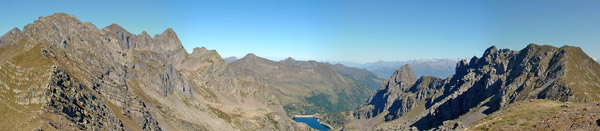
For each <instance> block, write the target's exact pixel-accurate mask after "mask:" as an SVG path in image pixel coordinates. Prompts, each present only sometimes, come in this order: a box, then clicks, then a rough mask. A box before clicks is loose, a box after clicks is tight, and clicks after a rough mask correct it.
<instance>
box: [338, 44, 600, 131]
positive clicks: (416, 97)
mask: <svg viewBox="0 0 600 131" xmlns="http://www.w3.org/2000/svg"><path fill="white" fill-rule="evenodd" d="M402 74H406V73H400V74H395V75H394V76H393V77H396V76H398V75H402ZM599 75H600V65H599V64H598V63H596V62H593V60H592V59H591V58H590V57H589V56H587V55H586V54H585V53H583V51H582V50H581V49H580V48H578V47H571V46H563V47H561V48H556V47H552V46H546V45H544V46H539V45H535V44H530V45H528V46H527V47H526V48H524V49H522V50H520V51H512V50H508V49H502V50H498V49H496V48H495V47H490V48H488V49H487V50H486V51H485V53H484V54H483V56H482V57H481V58H477V57H474V58H472V59H471V60H470V61H469V62H467V61H466V60H463V61H460V62H459V63H458V65H457V66H456V73H455V74H454V75H453V76H451V77H449V78H446V79H440V78H435V77H422V78H420V79H419V80H417V82H415V83H414V84H412V83H411V80H410V79H409V80H401V81H400V82H399V84H401V83H404V82H406V83H409V84H407V86H400V87H398V86H396V87H395V88H399V89H396V90H400V91H390V90H386V89H383V88H382V89H380V90H379V91H378V92H377V93H376V94H382V93H384V94H385V93H388V94H389V93H396V94H400V96H408V97H400V98H397V99H392V100H389V99H386V98H387V96H385V95H384V96H378V95H375V96H373V97H372V98H371V99H370V101H369V102H368V103H367V104H365V105H363V106H361V108H359V110H357V112H355V116H356V117H357V118H358V119H363V120H362V121H367V122H366V123H369V124H370V125H369V124H367V126H377V128H381V129H390V128H392V129H408V127H409V126H413V127H415V128H418V129H432V128H447V127H457V128H458V127H462V126H463V125H465V126H468V125H471V124H472V123H474V122H476V121H477V120H480V119H482V118H484V117H485V116H487V115H489V114H491V113H493V112H496V111H498V110H500V109H501V108H504V107H506V106H508V105H510V104H511V103H515V102H519V101H523V100H527V99H549V100H556V101H569V102H590V101H598V100H599V97H598V96H600V92H598V90H599V89H600V82H599V81H598V78H600V76H599ZM419 81H421V82H419ZM387 85H388V86H394V85H397V84H394V83H392V84H389V83H388V84H387ZM405 89H407V90H405ZM391 101H393V102H391ZM383 102H386V103H387V104H382V103H383ZM381 108H383V109H384V110H383V111H382V110H376V109H381ZM385 121H387V122H385ZM394 123H395V124H394ZM362 125H365V124H362ZM352 126H356V123H355V124H349V125H348V126H347V128H353V127H352ZM367 128H368V127H367Z"/></svg>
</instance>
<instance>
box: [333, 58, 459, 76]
mask: <svg viewBox="0 0 600 131" xmlns="http://www.w3.org/2000/svg"><path fill="white" fill-rule="evenodd" d="M457 62H458V60H452V59H420V60H409V61H377V62H371V63H364V64H361V63H356V62H341V61H331V62H330V63H341V64H344V65H346V66H350V67H356V68H365V69H367V70H369V71H370V72H373V73H375V74H377V75H379V76H381V77H390V76H391V75H392V74H393V73H394V71H395V70H396V69H398V68H400V67H401V66H403V65H406V64H409V65H410V66H411V67H413V70H414V73H415V75H417V77H421V76H435V77H440V78H446V77H449V76H451V75H452V74H454V67H455V66H456V63H457Z"/></svg>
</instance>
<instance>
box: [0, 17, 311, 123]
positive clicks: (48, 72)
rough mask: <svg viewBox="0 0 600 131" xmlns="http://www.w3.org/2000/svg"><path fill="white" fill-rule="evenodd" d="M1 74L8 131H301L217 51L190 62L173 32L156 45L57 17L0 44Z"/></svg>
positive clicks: (197, 52)
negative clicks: (230, 69) (19, 130)
mask: <svg viewBox="0 0 600 131" xmlns="http://www.w3.org/2000/svg"><path fill="white" fill-rule="evenodd" d="M0 65H1V66H0V72H2V73H0V87H1V89H0V98H1V99H0V102H1V103H2V104H1V105H2V106H0V108H1V110H2V112H1V114H3V115H5V116H7V117H6V118H8V119H2V120H0V121H1V122H2V123H10V124H9V125H6V124H2V125H1V126H0V130H15V129H27V130H29V129H31V130H33V129H40V128H41V129H58V130H72V129H79V130H95V129H110V130H121V129H126V130H140V129H143V130H257V129H267V130H269V129H273V130H275V129H279V130H293V129H296V128H297V127H298V125H296V124H295V123H293V122H292V120H291V119H290V118H289V117H287V116H286V115H285V112H284V111H283V108H282V106H281V105H280V104H279V103H278V101H277V100H276V99H274V98H275V97H274V95H273V94H271V93H270V92H267V91H265V90H264V89H261V88H259V87H261V86H260V85H257V86H254V87H246V86H243V85H242V84H241V83H242V82H238V81H241V80H239V78H236V77H235V76H232V75H231V73H230V71H229V69H228V68H227V65H226V64H225V63H224V61H223V59H221V57H220V56H219V55H218V53H217V52H216V51H208V50H206V49H204V48H197V49H194V52H193V53H192V54H188V53H187V52H186V51H185V49H183V47H182V45H181V42H179V39H178V38H177V35H176V34H175V32H174V31H173V30H172V29H167V30H165V31H164V32H163V33H162V34H157V35H155V36H154V37H153V38H152V37H150V36H149V35H148V34H147V33H145V32H142V34H139V35H134V34H131V33H129V32H127V31H126V30H125V29H123V28H121V27H120V26H118V25H116V24H113V25H110V26H108V27H106V28H104V29H98V28H96V27H95V26H94V25H92V24H91V23H83V22H81V21H79V20H78V19H77V18H76V17H74V16H72V15H67V14H63V13H57V14H54V15H51V16H48V17H40V19H38V20H36V21H35V22H33V23H31V24H29V25H27V26H25V28H24V29H23V31H19V30H18V29H16V30H12V31H10V32H9V33H6V34H5V35H3V36H2V37H0ZM242 87H243V88H242ZM7 120H10V121H14V122H9V121H7ZM301 128H303V127H301Z"/></svg>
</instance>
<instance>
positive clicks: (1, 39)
mask: <svg viewBox="0 0 600 131" xmlns="http://www.w3.org/2000/svg"><path fill="white" fill-rule="evenodd" d="M18 33H21V30H19V28H17V27H15V28H13V29H11V30H10V31H8V32H6V33H4V35H2V36H0V45H2V43H4V41H6V39H8V38H10V37H12V36H14V35H16V34H18Z"/></svg>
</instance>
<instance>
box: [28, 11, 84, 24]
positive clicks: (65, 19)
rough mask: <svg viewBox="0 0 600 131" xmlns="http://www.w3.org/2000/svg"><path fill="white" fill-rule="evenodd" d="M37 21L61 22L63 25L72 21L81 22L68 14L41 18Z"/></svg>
mask: <svg viewBox="0 0 600 131" xmlns="http://www.w3.org/2000/svg"><path fill="white" fill-rule="evenodd" d="M37 21H42V22H61V23H66V22H71V21H76V22H81V21H79V19H77V17H75V16H74V15H70V14H66V13H54V14H52V15H50V16H46V17H40V18H39V19H38V20H37Z"/></svg>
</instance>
